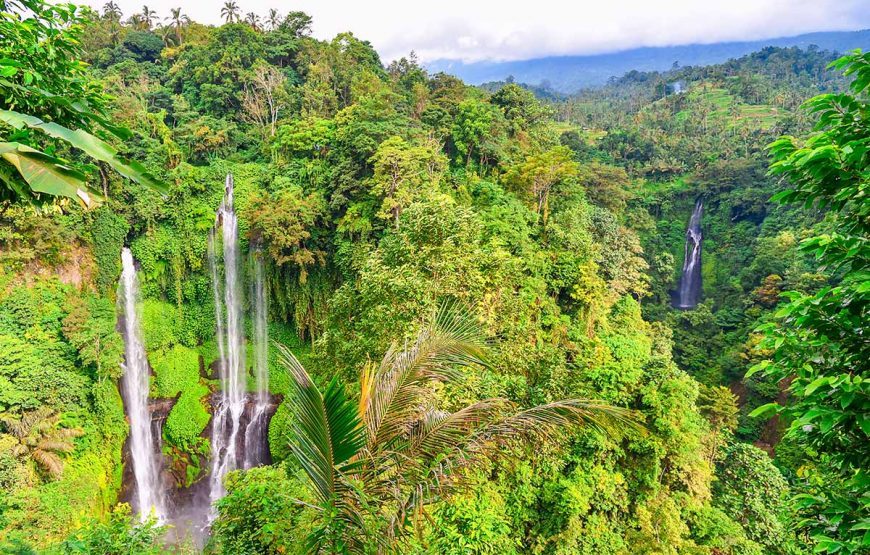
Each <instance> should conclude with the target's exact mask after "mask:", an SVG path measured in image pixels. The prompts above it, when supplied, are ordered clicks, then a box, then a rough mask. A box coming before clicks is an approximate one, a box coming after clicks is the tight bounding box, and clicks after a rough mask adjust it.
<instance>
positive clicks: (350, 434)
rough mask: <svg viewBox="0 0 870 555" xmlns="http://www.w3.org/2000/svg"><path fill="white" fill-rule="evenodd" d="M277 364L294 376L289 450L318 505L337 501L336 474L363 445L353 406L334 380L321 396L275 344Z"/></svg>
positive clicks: (286, 351)
mask: <svg viewBox="0 0 870 555" xmlns="http://www.w3.org/2000/svg"><path fill="white" fill-rule="evenodd" d="M278 351H279V362H280V363H281V364H282V365H283V366H284V367H285V368H286V369H287V370H288V371H289V372H290V374H291V376H292V377H293V380H292V382H291V383H292V384H293V389H294V393H295V397H294V401H295V402H294V406H295V408H296V411H295V415H294V421H293V426H292V427H293V433H294V437H293V441H292V443H291V446H290V447H291V449H292V451H293V453H294V454H295V455H296V457H297V458H298V459H299V463H300V465H301V466H302V468H303V470H304V471H305V473H306V475H307V476H308V478H309V479H310V480H311V482H312V484H313V486H314V490H315V493H316V495H317V497H318V499H319V500H320V502H321V503H331V502H333V500H334V499H335V498H336V488H337V484H338V476H337V473H338V472H339V471H340V469H341V467H342V466H343V465H345V464H346V463H347V462H348V461H349V460H350V459H351V458H352V457H353V456H354V455H356V454H357V452H358V451H359V450H360V448H361V447H362V446H363V444H364V439H365V436H364V431H363V428H362V424H361V422H360V420H359V418H358V416H357V411H356V407H354V405H353V403H352V402H350V400H349V399H348V398H347V396H346V395H345V393H344V388H343V387H342V385H341V384H340V383H339V382H338V380H337V379H336V378H334V379H333V380H332V381H331V382H330V383H329V385H328V386H327V387H326V390H325V391H324V393H322V394H321V392H320V390H319V389H318V388H317V386H316V385H315V384H314V381H313V380H312V379H311V376H309V375H308V372H306V371H305V368H303V367H302V365H301V364H300V363H299V361H298V360H296V357H295V356H293V353H291V352H290V350H289V349H287V348H286V347H285V346H283V345H278Z"/></svg>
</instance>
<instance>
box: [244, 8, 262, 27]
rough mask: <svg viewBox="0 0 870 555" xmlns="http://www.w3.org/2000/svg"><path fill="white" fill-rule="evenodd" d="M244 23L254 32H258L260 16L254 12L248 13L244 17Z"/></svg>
mask: <svg viewBox="0 0 870 555" xmlns="http://www.w3.org/2000/svg"><path fill="white" fill-rule="evenodd" d="M245 23H247V24H248V25H250V26H251V28H252V29H254V30H255V31H259V30H260V16H259V15H257V14H256V13H254V12H248V13H247V14H246V15H245Z"/></svg>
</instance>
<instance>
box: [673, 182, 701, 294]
mask: <svg viewBox="0 0 870 555" xmlns="http://www.w3.org/2000/svg"><path fill="white" fill-rule="evenodd" d="M703 213H704V203H703V202H702V200H701V199H698V200H697V202H695V209H694V210H692V217H691V218H690V219H689V226H688V228H687V229H686V255H685V259H684V260H683V273H682V275H681V276H680V288H679V290H678V291H677V308H695V306H696V305H697V304H698V301H699V300H700V298H701V239H702V237H701V216H702V215H703Z"/></svg>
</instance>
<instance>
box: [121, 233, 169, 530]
mask: <svg viewBox="0 0 870 555" xmlns="http://www.w3.org/2000/svg"><path fill="white" fill-rule="evenodd" d="M121 263H122V271H121V280H120V282H119V283H118V308H119V309H120V312H121V314H123V316H124V365H123V370H124V377H123V379H122V385H123V387H122V389H123V393H124V404H125V406H126V408H127V417H128V419H129V420H130V454H131V456H132V459H133V476H134V477H135V479H136V490H135V498H134V501H135V505H136V510H137V511H138V512H139V514H140V516H141V517H142V518H145V517H147V516H148V515H149V514H151V513H152V511H153V513H154V516H155V517H156V518H157V520H158V521H160V522H165V520H166V516H167V514H166V499H165V496H164V489H163V484H162V481H161V478H160V463H159V454H158V448H159V438H158V440H157V442H155V440H154V437H153V435H152V433H151V413H150V412H149V411H148V392H149V389H150V384H149V380H150V371H149V367H148V359H147V358H146V356H145V346H144V344H143V342H142V329H141V326H140V323H139V322H140V313H139V308H138V300H139V280H138V279H137V278H136V267H135V265H134V264H133V254H132V253H131V252H130V249H127V248H124V250H122V251H121Z"/></svg>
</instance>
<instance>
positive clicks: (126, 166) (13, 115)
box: [0, 110, 169, 194]
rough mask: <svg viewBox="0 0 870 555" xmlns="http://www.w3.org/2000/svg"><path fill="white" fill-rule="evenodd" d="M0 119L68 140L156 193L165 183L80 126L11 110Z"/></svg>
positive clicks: (163, 189)
mask: <svg viewBox="0 0 870 555" xmlns="http://www.w3.org/2000/svg"><path fill="white" fill-rule="evenodd" d="M0 121H2V122H4V123H6V124H8V125H11V126H12V127H15V128H16V129H22V128H24V127H29V128H31V129H38V130H39V131H42V132H43V133H45V134H47V135H49V136H51V137H54V138H55V139H60V140H62V141H66V142H68V143H69V144H70V145H72V146H74V147H75V148H78V149H80V150H82V151H84V152H85V153H86V154H88V155H89V156H91V157H93V158H96V159H97V160H100V161H101V162H105V163H107V164H109V165H110V166H111V167H112V168H113V169H114V170H115V171H117V172H118V173H120V174H121V175H123V176H124V177H126V178H127V179H130V180H132V181H135V182H136V183H141V184H142V185H145V186H146V187H149V188H151V189H153V190H155V191H157V192H159V193H163V194H165V193H166V192H167V191H168V189H169V188H168V186H167V185H166V184H165V183H163V182H162V181H160V180H158V179H157V178H155V177H154V176H153V175H151V174H150V173H148V172H147V171H146V170H145V167H144V166H142V164H139V163H138V162H135V161H132V160H127V159H125V158H123V157H121V156H120V155H119V154H118V152H117V151H116V150H115V149H114V148H112V147H111V146H110V145H109V144H108V143H106V142H105V141H103V140H101V139H99V138H97V137H95V136H93V135H91V134H90V133H88V132H87V131H83V130H81V129H76V130H75V131H73V130H72V129H68V128H66V127H64V126H62V125H58V124H56V123H53V122H45V121H42V120H41V119H39V118H38V117H36V116H29V115H27V114H22V113H19V112H15V111H13V110H0Z"/></svg>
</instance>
